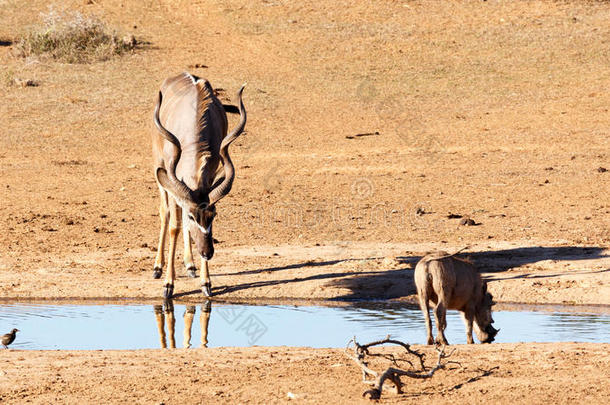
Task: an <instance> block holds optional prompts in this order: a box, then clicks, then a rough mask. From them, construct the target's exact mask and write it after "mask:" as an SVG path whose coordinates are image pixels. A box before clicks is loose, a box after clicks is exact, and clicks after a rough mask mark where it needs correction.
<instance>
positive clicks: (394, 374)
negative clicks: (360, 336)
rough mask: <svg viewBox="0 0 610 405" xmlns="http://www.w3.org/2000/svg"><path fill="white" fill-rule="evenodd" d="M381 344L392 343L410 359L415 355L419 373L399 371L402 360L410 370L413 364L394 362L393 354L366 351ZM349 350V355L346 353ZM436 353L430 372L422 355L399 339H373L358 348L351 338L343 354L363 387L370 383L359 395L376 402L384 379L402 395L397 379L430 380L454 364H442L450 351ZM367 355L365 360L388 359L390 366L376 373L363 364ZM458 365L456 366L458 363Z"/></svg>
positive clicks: (395, 359)
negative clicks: (356, 369) (356, 368)
mask: <svg viewBox="0 0 610 405" xmlns="http://www.w3.org/2000/svg"><path fill="white" fill-rule="evenodd" d="M385 344H392V345H397V346H401V347H403V348H404V349H405V350H406V353H407V354H409V355H412V356H415V357H417V358H418V359H419V363H420V369H419V370H403V369H401V368H399V365H398V362H399V361H402V362H405V363H408V364H409V365H410V366H411V368H414V366H413V363H411V362H410V361H409V360H406V359H398V358H396V357H395V356H394V355H393V354H383V353H371V352H370V350H369V349H370V348H372V347H375V346H380V345H385ZM350 349H351V353H350ZM436 351H437V353H438V356H437V361H436V365H434V367H432V368H431V369H430V370H426V365H425V364H424V359H425V354H423V353H420V352H418V351H417V350H413V349H411V345H409V344H408V343H404V342H401V341H399V340H394V339H390V336H389V335H388V336H386V338H385V339H383V340H377V341H374V342H371V343H367V344H364V345H361V344H359V343H358V341H357V340H356V337H355V336H354V337H353V338H352V339H351V340H350V341H349V342H348V343H347V346H346V348H345V354H346V355H347V356H348V357H349V358H350V359H352V360H353V361H354V362H355V363H356V364H357V365H358V366H359V367H360V369H361V370H362V381H363V382H364V383H366V384H370V385H372V386H373V388H371V389H370V390H367V391H365V392H364V393H363V394H362V396H368V397H369V398H370V399H379V398H380V397H381V392H382V390H383V384H384V383H385V381H386V380H390V381H391V382H392V383H393V384H394V387H395V388H396V392H397V393H399V394H400V393H402V386H403V384H402V382H401V380H400V377H402V376H406V377H409V378H417V379H425V378H431V377H432V376H433V375H434V373H436V371H438V370H441V369H444V368H445V367H446V366H447V364H451V363H457V362H453V361H446V359H447V358H449V357H450V356H451V355H452V354H453V353H454V351H455V349H453V350H452V351H451V352H450V353H446V352H445V346H443V347H440V348H439V347H436ZM367 356H369V357H380V358H383V359H385V360H388V361H389V362H391V363H392V366H391V367H388V368H387V369H386V370H385V371H384V372H383V373H381V374H380V373H378V372H377V371H375V370H373V369H372V368H370V366H369V362H368V361H367ZM458 364H459V363H458ZM368 377H374V378H375V380H371V379H368Z"/></svg>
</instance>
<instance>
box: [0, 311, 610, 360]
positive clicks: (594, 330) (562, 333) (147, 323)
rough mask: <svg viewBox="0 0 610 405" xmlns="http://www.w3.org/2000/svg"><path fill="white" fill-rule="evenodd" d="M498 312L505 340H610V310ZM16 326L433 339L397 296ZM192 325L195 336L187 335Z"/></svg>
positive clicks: (453, 336)
mask: <svg viewBox="0 0 610 405" xmlns="http://www.w3.org/2000/svg"><path fill="white" fill-rule="evenodd" d="M172 307H173V308H172ZM187 309H188V311H187ZM493 317H494V319H495V324H494V326H495V327H496V328H500V329H501V330H500V332H499V333H498V335H497V336H496V342H500V343H501V342H511V343H515V342H568V341H573V342H604V343H608V342H610V314H609V313H605V314H592V313H573V312H570V313H567V312H527V311H521V312H514V311H497V312H494V315H493ZM172 318H173V320H174V327H173V328H171V325H172ZM189 318H190V319H192V324H191V325H190V328H188V319H189ZM447 323H448V327H447V330H446V332H445V335H446V336H447V339H448V340H449V343H452V344H458V343H466V335H465V331H464V325H463V323H462V320H461V318H460V317H459V315H458V313H457V312H455V311H449V312H448V314H447ZM185 326H187V327H186V328H185ZM202 326H203V327H202ZM12 328H18V329H20V332H19V333H18V334H17V339H16V340H15V342H14V343H13V344H12V345H11V348H13V349H27V350H57V349H61V350H81V349H84V350H99V349H147V348H159V347H178V348H180V347H201V346H202V345H204V346H206V347H220V346H252V345H260V346H307V347H344V346H345V345H346V343H347V342H348V340H349V339H350V338H352V337H353V336H356V338H357V340H358V341H359V342H367V341H372V340H375V339H378V338H383V337H385V336H386V335H388V334H390V335H391V336H392V337H393V338H396V339H400V340H402V341H405V342H409V343H420V344H421V343H424V342H425V339H426V333H425V326H424V319H423V315H422V314H421V312H420V311H419V309H418V308H415V307H412V306H409V305H405V304H394V303H392V304H388V303H362V304H358V305H352V306H347V307H321V306H269V305H268V306H255V305H228V304H219V303H212V304H209V305H194V306H193V305H182V304H175V305H173V306H172V305H152V304H132V305H131V304H130V305H33V304H22V303H19V304H2V305H0V333H6V332H8V331H10V330H11V329H12ZM172 329H173V334H172ZM189 329H190V331H191V337H190V340H189V339H186V340H185V335H188V331H189ZM172 335H173V339H172ZM202 336H203V338H204V339H203V342H202ZM475 340H476V337H475Z"/></svg>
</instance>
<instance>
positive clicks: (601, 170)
mask: <svg viewBox="0 0 610 405" xmlns="http://www.w3.org/2000/svg"><path fill="white" fill-rule="evenodd" d="M607 171H608V169H606V168H605V167H601V166H600V167H598V168H597V172H598V173H606V172H607Z"/></svg>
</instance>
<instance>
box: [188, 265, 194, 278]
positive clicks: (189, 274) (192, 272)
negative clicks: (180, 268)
mask: <svg viewBox="0 0 610 405" xmlns="http://www.w3.org/2000/svg"><path fill="white" fill-rule="evenodd" d="M186 275H187V276H189V277H190V278H197V267H194V266H193V267H189V268H188V269H187V270H186Z"/></svg>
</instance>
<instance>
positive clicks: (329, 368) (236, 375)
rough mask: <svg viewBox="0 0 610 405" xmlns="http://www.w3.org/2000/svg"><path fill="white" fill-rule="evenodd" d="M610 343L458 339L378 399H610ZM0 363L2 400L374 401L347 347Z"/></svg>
mask: <svg viewBox="0 0 610 405" xmlns="http://www.w3.org/2000/svg"><path fill="white" fill-rule="evenodd" d="M416 349H419V350H420V351H422V352H424V353H427V354H428V355H429V357H430V358H429V359H428V361H427V364H429V365H433V364H434V363H435V362H436V360H435V354H434V351H433V350H431V349H428V348H422V347H416ZM608 350H610V345H608V344H598V345H595V344H576V343H562V344H546V343H533V344H492V345H487V346H480V345H477V346H460V347H458V349H457V351H456V352H455V353H454V354H453V355H452V356H451V360H453V361H457V362H459V363H460V364H459V365H457V364H451V365H448V368H447V369H445V370H439V371H438V372H437V374H435V375H434V377H433V378H432V379H428V380H414V379H408V378H403V380H402V381H403V383H405V386H404V388H403V391H404V393H403V394H396V393H394V392H393V390H392V389H391V387H389V386H390V385H391V384H388V387H389V389H388V390H384V393H383V395H382V398H381V401H380V402H381V403H421V402H423V401H425V402H427V403H434V404H437V403H440V404H455V403H493V404H515V403H517V404H549V403H551V404H584V403H593V404H603V403H607V402H608V395H609V393H608V379H609V378H610V372H609V370H610V356H608ZM392 352H393V353H395V354H399V352H398V351H392ZM496 366H497V367H498V368H497V369H493V368H494V367H496ZM491 369H493V370H491ZM0 370H2V371H1V372H0V373H2V378H0V399H1V400H2V403H26V402H27V403H31V402H33V403H75V404H76V403H79V404H80V403H138V404H161V403H163V404H201V403H205V404H209V403H231V404H238V403H265V404H274V403H286V402H293V401H294V402H295V403H297V404H298V403H309V404H321V403H328V404H339V403H341V404H348V403H349V404H353V403H370V400H368V399H363V398H362V397H361V395H362V393H363V392H364V391H365V390H367V389H368V388H367V386H366V385H364V384H363V383H362V382H361V373H360V369H359V368H358V367H357V366H356V365H355V363H353V362H352V360H350V359H348V358H347V357H346V356H345V354H344V353H343V351H342V350H339V349H333V350H331V349H306V348H287V347H271V348H262V347H256V348H249V349H239V348H219V349H204V350H200V349H197V350H185V349H178V350H172V351H160V350H142V351H137V352H121V351H105V352H27V353H26V352H19V351H10V352H3V353H2V357H0ZM486 370H487V371H489V370H491V371H490V373H489V375H485V376H481V375H483V374H484V371H486ZM477 376H480V378H479V379H477V380H475V381H470V382H469V380H471V379H473V378H475V377H477ZM289 393H291V394H293V399H289V396H288V395H289Z"/></svg>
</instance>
